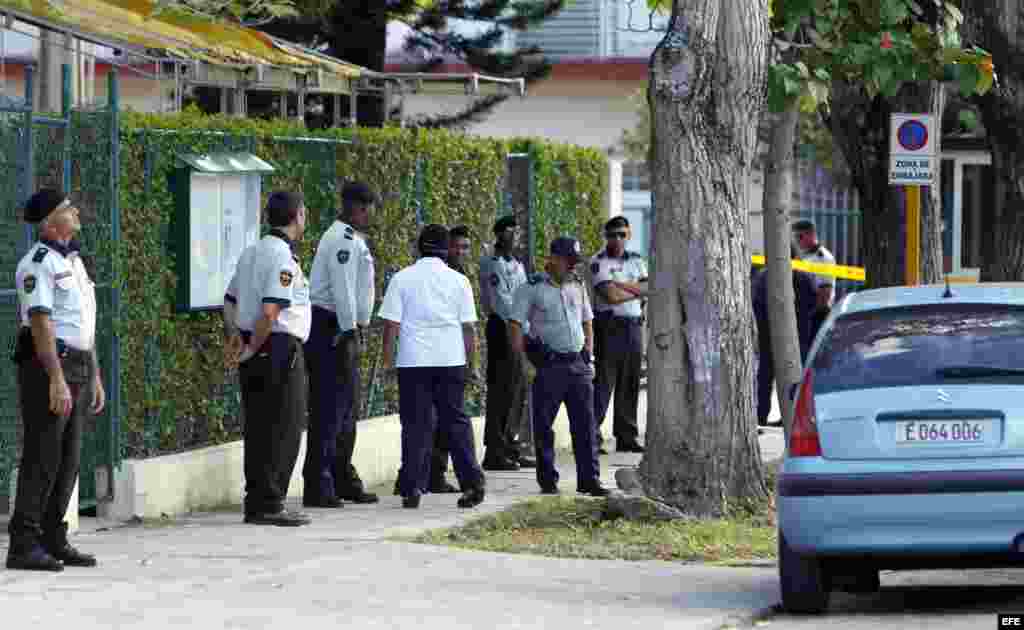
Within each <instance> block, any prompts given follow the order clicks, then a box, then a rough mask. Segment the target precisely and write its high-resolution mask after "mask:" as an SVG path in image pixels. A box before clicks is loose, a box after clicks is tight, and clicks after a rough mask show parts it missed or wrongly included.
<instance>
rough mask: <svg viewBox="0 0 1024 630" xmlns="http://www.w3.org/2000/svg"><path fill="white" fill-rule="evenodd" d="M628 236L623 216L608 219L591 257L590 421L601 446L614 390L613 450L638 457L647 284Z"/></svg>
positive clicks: (644, 267) (642, 264)
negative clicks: (602, 245) (593, 363)
mask: <svg viewBox="0 0 1024 630" xmlns="http://www.w3.org/2000/svg"><path fill="white" fill-rule="evenodd" d="M629 236H630V232H629V220H627V219H626V217H624V216H617V217H612V218H611V219H609V220H608V222H607V223H605V225H604V237H605V239H606V241H607V245H606V246H605V248H604V249H603V250H601V251H600V252H598V253H597V254H595V255H594V256H593V257H592V258H591V259H590V273H591V276H592V279H591V282H592V283H593V285H594V348H595V351H596V353H597V357H596V359H595V360H596V363H597V365H596V366H595V369H596V373H597V374H596V376H595V378H594V417H595V419H596V420H597V426H598V437H597V440H598V444H600V443H601V442H602V441H603V439H602V436H601V433H600V427H601V424H603V423H604V417H605V415H606V414H607V413H608V403H609V402H611V397H612V392H613V391H614V392H615V419H614V422H613V423H612V431H613V433H614V435H615V450H616V451H619V452H627V453H642V452H643V451H644V448H643V446H641V445H640V443H639V442H637V436H638V435H639V433H640V431H639V429H638V427H637V417H636V416H637V405H638V404H639V400H640V370H641V366H642V364H643V357H644V348H643V300H644V298H645V297H646V295H647V293H646V290H645V289H644V286H643V284H644V283H645V282H646V281H647V263H646V262H645V261H644V259H643V256H641V255H640V254H637V253H636V252H631V251H629V250H627V249H626V241H627V240H629ZM600 450H601V451H604V449H600Z"/></svg>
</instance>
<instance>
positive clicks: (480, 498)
mask: <svg viewBox="0 0 1024 630" xmlns="http://www.w3.org/2000/svg"><path fill="white" fill-rule="evenodd" d="M484 494H485V492H484V489H483V488H481V487H479V486H477V487H476V488H470V489H469V490H467V491H465V492H463V493H462V496H461V497H459V500H458V502H457V503H456V505H458V506H459V507H460V508H473V507H476V506H478V505H480V504H481V503H483V502H484Z"/></svg>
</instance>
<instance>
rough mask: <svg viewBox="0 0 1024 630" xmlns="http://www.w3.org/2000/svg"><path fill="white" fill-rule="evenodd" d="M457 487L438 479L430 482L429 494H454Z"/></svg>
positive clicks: (456, 491)
mask: <svg viewBox="0 0 1024 630" xmlns="http://www.w3.org/2000/svg"><path fill="white" fill-rule="evenodd" d="M458 491H459V489H458V488H456V487H455V486H453V485H452V484H450V483H448V482H447V481H445V480H440V481H437V482H434V483H432V484H430V493H431V494H456V493H458Z"/></svg>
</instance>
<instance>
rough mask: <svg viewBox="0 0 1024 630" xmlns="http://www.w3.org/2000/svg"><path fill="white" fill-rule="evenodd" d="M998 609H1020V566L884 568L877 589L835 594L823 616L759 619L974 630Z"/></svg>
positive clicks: (1023, 606) (1023, 580) (828, 629)
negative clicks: (876, 591)
mask: <svg viewBox="0 0 1024 630" xmlns="http://www.w3.org/2000/svg"><path fill="white" fill-rule="evenodd" d="M997 612H1004V613H1024V569H1010V570H1007V569H1001V570H971V571H906V572H883V574H882V590H881V591H879V592H878V593H874V594H866V595H852V594H847V593H834V594H833V597H832V602H831V604H830V606H829V611H828V614H827V615H824V616H821V617H793V616H790V615H784V614H774V615H772V616H770V617H768V618H767V619H766V620H765V621H766V622H767V623H766V624H765V622H762V624H763V627H765V628H771V629H773V630H790V629H793V630H805V629H806V630H812V629H814V630H818V629H822V630H861V629H864V630H868V629H876V628H877V629H879V630H881V629H883V628H884V629H887V630H888V629H893V630H895V629H897V628H936V629H940V630H977V629H978V628H982V629H988V628H993V629H994V628H996V613H997ZM762 624H759V625H762Z"/></svg>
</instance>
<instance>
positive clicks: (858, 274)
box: [750, 255, 866, 282]
mask: <svg viewBox="0 0 1024 630" xmlns="http://www.w3.org/2000/svg"><path fill="white" fill-rule="evenodd" d="M750 260H751V262H753V263H754V264H755V265H764V264H765V259H764V256H761V255H754V256H751V257H750ZM792 263H793V269H799V270H800V271H807V272H809V273H817V274H821V275H823V276H832V277H833V278H843V279H845V280H859V281H861V282H863V281H864V279H865V278H866V276H865V274H864V267H849V266H847V265H836V264H832V263H812V262H807V261H806V260H793V261H792Z"/></svg>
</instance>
